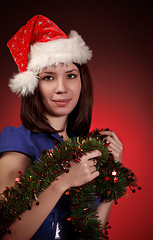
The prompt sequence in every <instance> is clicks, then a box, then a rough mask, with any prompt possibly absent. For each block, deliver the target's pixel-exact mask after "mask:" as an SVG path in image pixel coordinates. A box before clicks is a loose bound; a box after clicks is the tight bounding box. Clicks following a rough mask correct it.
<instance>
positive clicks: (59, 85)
mask: <svg viewBox="0 0 153 240" xmlns="http://www.w3.org/2000/svg"><path fill="white" fill-rule="evenodd" d="M66 92H67V86H66V82H65V79H64V78H59V79H57V81H56V89H55V93H56V94H60V93H66Z"/></svg>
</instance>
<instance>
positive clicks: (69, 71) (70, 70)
mask: <svg viewBox="0 0 153 240" xmlns="http://www.w3.org/2000/svg"><path fill="white" fill-rule="evenodd" d="M73 71H76V72H78V71H79V70H77V69H72V70H69V71H66V72H65V73H71V72H73ZM41 74H54V75H55V74H56V73H55V72H50V71H49V72H43V73H41Z"/></svg>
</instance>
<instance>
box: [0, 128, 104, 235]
mask: <svg viewBox="0 0 153 240" xmlns="http://www.w3.org/2000/svg"><path fill="white" fill-rule="evenodd" d="M55 139H56V141H57V142H59V143H60V142H62V139H61V138H60V136H59V134H57V133H56V134H51V133H36V132H32V131H30V130H28V129H26V128H25V127H24V126H23V125H21V126H19V127H18V128H15V127H7V128H4V129H3V130H2V132H1V133H0V153H3V152H7V151H16V152H21V153H23V154H26V155H28V156H29V157H30V158H31V160H32V163H33V161H34V160H36V159H37V158H38V157H39V156H40V155H41V153H42V152H43V151H44V150H48V149H52V148H54V147H55ZM99 201H100V199H98V201H97V203H96V205H98V203H99ZM69 215H70V198H69V196H67V195H66V194H63V195H62V197H61V198H60V199H59V201H58V202H57V204H56V205H55V207H54V208H53V210H52V211H51V212H50V214H49V215H48V216H47V218H46V219H45V221H44V222H43V223H42V225H41V226H40V228H39V229H38V230H37V232H36V233H35V234H34V235H33V237H32V238H31V240H49V239H50V240H55V239H59V240H72V239H75V236H74V235H73V232H72V226H71V223H70V222H69V221H67V218H68V217H69ZM59 229H60V230H59Z"/></svg>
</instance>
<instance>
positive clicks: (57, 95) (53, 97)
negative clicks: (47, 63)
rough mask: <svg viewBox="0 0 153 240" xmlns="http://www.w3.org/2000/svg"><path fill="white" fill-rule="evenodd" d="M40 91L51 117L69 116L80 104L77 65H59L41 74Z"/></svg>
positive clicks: (46, 69)
mask: <svg viewBox="0 0 153 240" xmlns="http://www.w3.org/2000/svg"><path fill="white" fill-rule="evenodd" d="M39 78H40V81H39V91H40V95H41V98H42V102H43V104H44V106H45V108H46V114H47V115H48V114H49V116H56V117H61V116H68V114H69V113H71V112H72V111H73V109H74V108H75V106H76V105H77V103H78V100H79V96H80V92H81V78H80V72H79V69H78V68H77V66H76V65H74V64H72V63H70V64H67V65H66V64H59V65H57V66H51V67H46V68H44V69H43V70H42V71H41V72H40V73H39Z"/></svg>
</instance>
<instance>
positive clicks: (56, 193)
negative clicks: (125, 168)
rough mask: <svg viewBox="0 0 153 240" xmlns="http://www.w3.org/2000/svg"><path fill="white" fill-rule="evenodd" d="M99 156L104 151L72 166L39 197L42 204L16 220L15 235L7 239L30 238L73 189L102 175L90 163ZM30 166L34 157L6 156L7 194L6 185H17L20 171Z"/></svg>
mask: <svg viewBox="0 0 153 240" xmlns="http://www.w3.org/2000/svg"><path fill="white" fill-rule="evenodd" d="M97 156H100V152H99V151H93V152H92V153H89V154H87V155H85V156H83V157H82V159H81V161H80V163H79V164H74V163H71V168H70V171H69V173H67V174H66V173H64V174H62V175H61V176H60V177H59V180H58V181H55V182H53V183H52V184H51V185H50V186H49V187H48V188H47V189H46V191H45V192H42V193H41V194H40V195H39V202H40V205H39V206H36V205H35V204H33V206H32V209H31V211H26V212H24V213H23V214H22V215H21V219H22V220H21V221H20V220H16V221H15V222H14V223H13V224H12V225H11V227H10V230H11V232H12V233H11V234H6V235H5V236H4V237H3V240H20V239H22V240H28V239H30V238H31V237H32V236H33V235H34V233H35V232H36V231H37V230H38V228H39V227H40V225H41V224H42V223H43V221H44V220H45V218H46V217H47V216H48V214H49V213H50V211H51V210H52V209H53V208H54V206H55V204H56V203H57V201H58V200H59V199H60V197H61V196H62V194H63V193H64V192H65V191H66V190H67V189H68V188H69V187H72V186H80V185H82V184H85V183H87V182H89V181H92V180H93V179H94V178H95V177H97V176H98V175H99V172H98V171H96V168H95V166H93V161H88V160H89V159H91V158H94V157H97ZM30 164H31V160H30V158H28V157H27V156H25V155H24V154H21V153H17V152H7V153H5V154H4V155H3V156H2V157H1V159H0V186H1V187H0V192H3V191H4V189H5V187H6V186H13V184H14V179H15V178H16V177H17V176H18V171H19V170H25V169H26V168H27V167H28V166H30ZM27 229H28V231H27Z"/></svg>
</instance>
